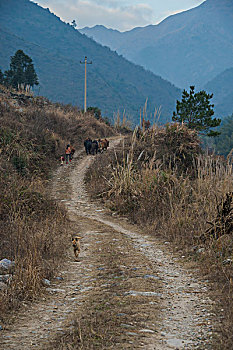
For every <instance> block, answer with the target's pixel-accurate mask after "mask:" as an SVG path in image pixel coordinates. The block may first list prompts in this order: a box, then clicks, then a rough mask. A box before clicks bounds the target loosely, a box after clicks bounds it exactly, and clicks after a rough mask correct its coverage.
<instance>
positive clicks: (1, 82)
mask: <svg viewBox="0 0 233 350" xmlns="http://www.w3.org/2000/svg"><path fill="white" fill-rule="evenodd" d="M3 83H4V75H3V73H2V71H1V69H0V84H3Z"/></svg>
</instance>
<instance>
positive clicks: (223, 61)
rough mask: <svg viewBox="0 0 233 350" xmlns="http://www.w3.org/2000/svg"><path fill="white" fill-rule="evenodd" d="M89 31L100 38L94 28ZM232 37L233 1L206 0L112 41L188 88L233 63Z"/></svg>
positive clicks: (137, 60) (125, 53)
mask: <svg viewBox="0 0 233 350" xmlns="http://www.w3.org/2000/svg"><path fill="white" fill-rule="evenodd" d="M81 32H82V33H83V32H84V31H83V30H81ZM87 35H91V36H92V37H93V38H94V39H95V40H96V41H98V37H97V36H96V35H95V33H94V31H93V30H91V31H89V33H87ZM113 39H114V38H113ZM232 41H233V2H232V1H231V0H223V1H218V0H206V1H205V2H203V3H202V4H201V5H199V6H197V7H195V8H192V9H190V10H187V11H184V12H181V13H178V14H174V15H171V16H169V17H167V18H166V19H164V20H163V21H162V22H160V23H159V24H158V25H149V26H146V27H142V28H138V29H136V30H131V31H128V32H124V33H122V34H121V43H120V44H118V43H115V42H114V40H113V41H112V45H113V46H114V49H116V51H117V52H118V53H120V54H122V55H123V56H124V57H126V58H128V59H129V60H131V61H132V62H134V63H137V64H140V65H143V66H144V67H145V68H146V69H149V70H151V71H152V72H154V73H155V74H157V75H160V76H162V77H163V78H164V79H167V80H169V81H171V82H173V83H174V84H175V85H176V86H179V87H180V88H187V87H188V86H189V85H196V86H197V87H203V86H204V84H206V83H207V82H208V81H209V80H211V79H213V78H214V77H215V76H216V75H217V74H219V73H221V71H223V70H224V69H226V68H230V67H231V66H232V63H231V57H232V56H233V46H232V44H231V43H232ZM101 43H102V44H103V45H104V44H105V43H104V41H102V42H101ZM110 43H111V38H110V32H108V44H109V45H110ZM110 47H111V45H110ZM223 52H224V53H225V55H223Z"/></svg>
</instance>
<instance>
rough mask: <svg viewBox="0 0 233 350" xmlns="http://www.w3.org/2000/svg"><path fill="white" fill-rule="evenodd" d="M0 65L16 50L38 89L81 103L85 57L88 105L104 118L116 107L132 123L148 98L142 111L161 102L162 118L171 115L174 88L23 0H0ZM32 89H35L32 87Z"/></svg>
mask: <svg viewBox="0 0 233 350" xmlns="http://www.w3.org/2000/svg"><path fill="white" fill-rule="evenodd" d="M0 35H1V40H0V68H1V69H2V70H6V69H8V67H9V63H10V56H12V55H14V53H15V52H16V50H18V49H22V50H23V51H24V52H25V53H26V54H28V55H29V56H30V57H31V58H32V60H33V63H34V66H35V69H36V72H37V74H38V77H39V81H40V94H42V95H44V96H46V97H48V98H50V99H51V100H53V101H60V102H65V103H72V104H74V105H78V106H80V107H82V106H83V90H84V88H83V85H84V66H83V65H81V64H80V60H82V61H83V59H84V57H85V56H87V57H88V59H89V60H92V61H93V64H92V65H89V66H88V105H89V106H98V107H99V108H101V110H102V112H103V115H107V116H109V117H110V118H111V117H112V116H113V113H114V112H117V110H118V109H119V110H120V111H121V112H122V111H123V110H124V109H125V110H126V113H127V114H129V115H131V116H132V117H133V118H134V121H135V122H136V123H137V122H138V119H139V110H140V107H143V105H144V103H145V100H146V98H147V97H148V115H150V113H153V111H154V108H155V107H159V106H160V105H161V106H162V121H167V120H169V119H170V118H171V115H172V111H173V110H174V108H175V102H176V99H177V98H179V96H180V90H179V89H178V88H176V87H175V86H174V85H172V84H170V83H169V82H168V81H165V80H163V79H162V78H160V77H158V76H155V75H154V74H152V73H151V72H149V71H146V70H145V69H144V68H142V67H140V66H137V65H135V64H132V63H131V62H129V61H127V60H126V59H124V58H123V57H121V56H119V55H118V54H117V53H115V52H113V51H111V50H110V49H109V48H106V47H103V46H101V45H99V44H97V43H96V42H95V41H93V40H91V39H89V38H88V37H87V36H86V35H83V34H80V33H79V32H78V31H77V30H75V29H74V28H72V27H71V26H70V25H69V24H66V23H64V22H62V21H61V20H60V19H59V18H58V17H57V16H55V15H54V14H52V13H50V11H49V10H48V9H43V8H42V7H40V6H38V5H37V4H35V3H33V2H30V1H29V0H7V1H5V0H0ZM36 90H37V88H36Z"/></svg>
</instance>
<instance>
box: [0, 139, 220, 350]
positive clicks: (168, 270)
mask: <svg viewBox="0 0 233 350" xmlns="http://www.w3.org/2000/svg"><path fill="white" fill-rule="evenodd" d="M118 142H119V140H115V141H114V140H113V141H112V142H111V147H114V146H115V145H117V143H118ZM101 156H103V155H97V157H101ZM92 161H93V157H92V156H89V157H87V156H84V154H83V152H82V151H80V153H79V154H78V155H76V157H75V159H74V160H73V162H72V164H70V165H69V166H64V167H61V168H59V169H58V170H57V172H56V174H55V176H54V178H55V180H56V181H55V183H54V186H53V190H52V195H53V197H54V198H56V200H58V201H60V202H63V204H64V205H65V206H66V207H67V209H68V212H69V216H70V220H71V222H72V229H73V232H77V233H78V234H80V235H81V236H82V237H83V239H82V241H81V242H82V244H81V245H82V250H81V254H80V260H79V261H77V262H76V261H75V260H74V257H73V252H72V249H70V251H69V252H68V253H67V257H66V262H65V263H64V266H63V267H62V270H61V271H60V273H59V274H58V276H57V278H56V279H54V281H52V283H51V285H49V286H48V287H47V295H46V297H45V298H44V299H43V300H40V301H38V303H35V304H33V305H30V306H27V305H25V307H23V308H22V310H21V311H20V313H19V314H18V315H17V317H16V319H15V322H14V323H13V324H12V325H10V326H9V327H8V328H7V329H5V330H4V331H1V334H0V336H1V340H0V349H1V350H13V349H14V350H15V349H17V350H21V349H22V350H26V349H48V348H49V346H51V345H49V344H50V341H51V340H52V339H55V340H56V339H62V337H63V335H65V334H67V332H69V330H70V332H72V329H73V327H74V323H73V319H74V317H80V319H81V318H82V315H84V314H85V310H88V311H90V310H91V311H93V312H92V318H98V315H99V314H100V313H101V315H102V316H103V317H102V316H101V317H102V320H101V321H99V322H100V327H99V328H98V332H100V333H101V332H102V334H100V335H99V339H101V341H102V343H101V344H102V345H101V344H99V343H96V345H91V346H90V345H85V344H88V342H86V343H85V341H84V340H83V339H81V338H83V337H81V336H80V342H81V343H82V344H81V345H82V346H80V349H81V348H82V349H86V350H89V349H148V350H152V349H156V350H166V349H211V345H210V343H211V342H210V340H211V337H212V334H213V324H214V319H215V315H214V313H213V311H212V310H213V302H212V301H211V300H210V299H209V298H208V296H207V295H208V290H207V286H206V284H205V282H203V281H199V280H197V279H196V278H195V277H193V276H192V274H191V273H189V272H188V271H187V270H186V268H185V267H184V266H183V264H181V263H180V262H179V260H178V258H176V257H174V256H172V254H171V253H170V251H169V249H168V246H166V245H164V244H162V243H161V242H159V241H158V240H157V239H156V238H154V237H151V236H148V235H146V234H144V233H143V232H140V230H138V229H137V227H135V226H133V225H130V224H129V223H128V222H127V220H126V219H122V218H118V217H113V216H111V215H110V214H109V213H108V211H107V210H106V209H103V208H102V207H99V206H98V205H97V204H96V203H94V202H91V201H90V199H89V198H88V195H87V193H86V190H85V184H84V176H85V173H86V171H87V170H88V167H89V166H90V164H91V162H92ZM97 302H98V305H97ZM97 306H98V307H97ZM92 309H93V310H92ZM79 314H80V315H79ZM78 315H79V316H78ZM105 317H106V321H105V320H104V318H105ZM85 322H86V324H88V322H89V321H88V320H87V321H85ZM91 322H92V320H90V323H91ZM101 322H102V323H103V322H104V325H103V324H101ZM90 327H93V325H91V326H90ZM90 329H91V332H92V333H93V332H94V331H93V328H90ZM80 332H81V331H80ZM83 332H85V330H83ZM91 332H89V333H91ZM89 341H90V342H91V341H92V340H91V339H90V340H89ZM89 344H91V343H89ZM50 348H51V347H50ZM54 348H55V347H54ZM61 348H62V347H61ZM63 348H64V349H66V347H65V345H64V347H63ZM63 348H62V349H63ZM67 349H68V347H67ZM70 349H78V347H74V348H73V347H70Z"/></svg>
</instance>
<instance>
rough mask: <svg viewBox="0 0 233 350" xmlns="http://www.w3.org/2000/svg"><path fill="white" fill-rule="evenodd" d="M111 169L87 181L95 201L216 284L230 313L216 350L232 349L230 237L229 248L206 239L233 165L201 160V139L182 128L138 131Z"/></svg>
mask: <svg viewBox="0 0 233 350" xmlns="http://www.w3.org/2000/svg"><path fill="white" fill-rule="evenodd" d="M109 161H112V163H111V165H110V164H108V165H107V164H106V161H104V163H102V164H100V163H99V164H95V165H94V166H93V168H92V171H91V175H89V178H90V177H92V181H93V180H94V181H95V183H97V184H98V186H99V193H98V189H95V193H94V195H95V196H96V197H97V196H102V197H103V200H104V201H105V202H106V201H107V205H108V206H109V207H110V208H111V209H112V210H114V211H117V212H118V213H120V214H121V215H126V216H128V217H130V219H131V220H132V221H133V222H135V223H137V224H139V225H142V226H143V227H144V229H145V227H147V229H148V231H149V232H150V233H151V234H153V235H159V236H161V237H163V238H164V239H166V240H170V241H172V242H174V246H177V247H178V249H181V250H182V251H183V253H185V254H186V255H187V256H189V257H192V259H194V260H195V261H196V262H197V264H199V267H200V271H201V273H202V274H203V275H205V276H207V278H208V279H209V280H211V281H212V282H213V285H214V287H213V289H216V295H215V298H216V301H217V305H218V307H220V308H221V307H223V308H224V309H225V318H224V319H223V320H222V324H221V325H220V326H219V334H220V336H219V339H218V340H217V342H216V344H221V346H222V347H220V348H221V349H231V348H232V344H233V338H232V334H233V323H232V319H233V318H232V315H233V301H232V296H233V263H232V260H233V249H232V248H233V232H231V234H230V235H229V234H228V235H227V240H226V242H227V243H225V244H222V242H220V239H219V241H217V240H216V239H215V238H214V237H212V236H211V237H210V236H209V235H207V234H206V232H208V228H209V227H210V224H209V222H212V223H213V222H215V221H216V218H217V217H218V215H219V204H220V203H222V202H223V201H224V199H225V198H226V195H227V194H228V193H231V192H232V191H233V181H232V179H233V168H232V163H231V161H230V160H229V159H228V161H224V160H222V159H220V158H218V157H216V156H214V155H207V154H202V152H201V149H200V146H199V140H198V137H197V135H196V133H195V132H194V131H189V130H188V129H187V128H186V127H185V126H184V125H172V126H169V125H168V126H166V127H165V128H156V129H155V130H152V131H147V132H144V133H138V132H136V131H135V133H134V135H133V136H132V140H131V141H130V142H129V144H127V145H125V147H124V149H123V152H120V153H118V154H116V155H115V157H114V156H112V158H111V160H110V159H109ZM101 168H102V170H101ZM103 174H104V177H103ZM87 180H88V179H87ZM103 189H104V191H103ZM101 192H102V194H101ZM232 204H233V203H232ZM223 226H224V225H223ZM223 233H224V232H222V234H223ZM228 233H229V232H228ZM203 235H204V237H206V239H205V240H204V241H205V242H203V239H200V238H203ZM225 236H226V235H225ZM221 239H222V240H224V237H223V238H221ZM200 248H202V249H201V250H200V251H199V249H200ZM216 346H217V345H216ZM217 348H218V347H217Z"/></svg>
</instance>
